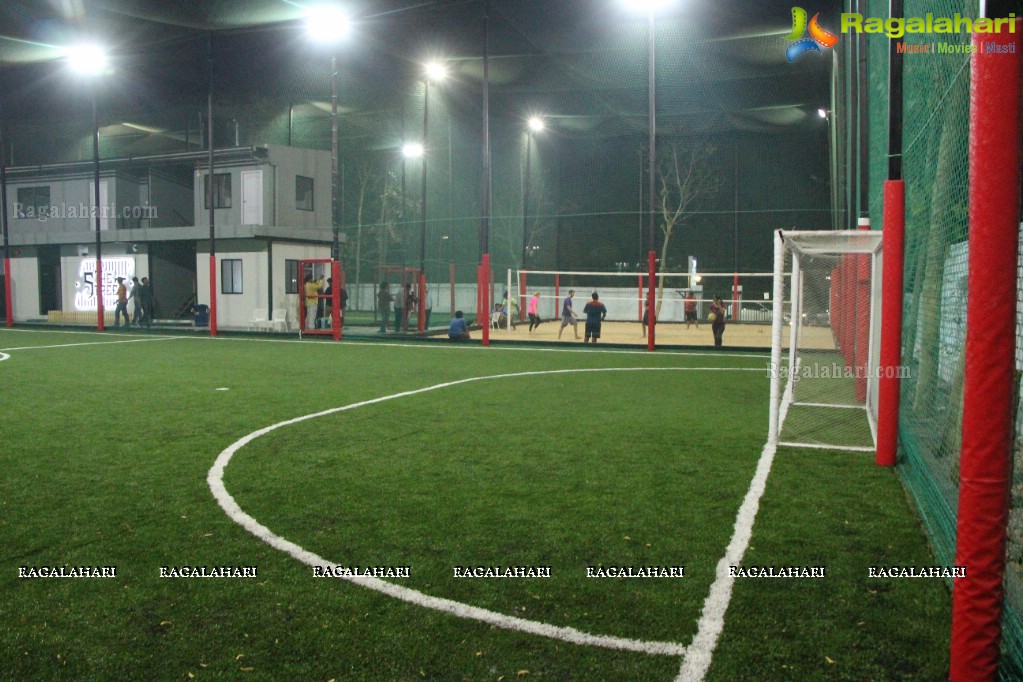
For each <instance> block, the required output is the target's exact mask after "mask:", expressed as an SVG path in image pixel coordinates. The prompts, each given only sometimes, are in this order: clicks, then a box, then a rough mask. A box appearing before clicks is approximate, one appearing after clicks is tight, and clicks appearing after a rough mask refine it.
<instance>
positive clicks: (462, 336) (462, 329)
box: [448, 310, 472, 341]
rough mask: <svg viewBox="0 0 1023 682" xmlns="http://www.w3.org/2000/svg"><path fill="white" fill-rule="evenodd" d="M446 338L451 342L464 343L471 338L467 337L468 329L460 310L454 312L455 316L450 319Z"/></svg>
mask: <svg viewBox="0 0 1023 682" xmlns="http://www.w3.org/2000/svg"><path fill="white" fill-rule="evenodd" d="M448 338H449V339H451V340H453V341H465V340H466V339H470V338H472V337H471V336H469V327H468V326H467V325H466V324H465V318H464V317H462V311H461V310H456V311H455V316H454V317H453V318H452V319H451V325H450V326H449V327H448Z"/></svg>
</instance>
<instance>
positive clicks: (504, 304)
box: [501, 291, 519, 329]
mask: <svg viewBox="0 0 1023 682" xmlns="http://www.w3.org/2000/svg"><path fill="white" fill-rule="evenodd" d="M501 310H503V311H504V314H505V318H506V320H505V325H504V327H505V329H507V328H508V327H509V326H511V328H512V329H515V327H516V324H515V322H516V319H515V318H517V317H518V316H519V304H518V302H516V300H515V299H514V298H508V292H507V291H506V292H504V300H503V301H501Z"/></svg>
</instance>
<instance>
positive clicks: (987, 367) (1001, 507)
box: [949, 22, 1021, 682]
mask: <svg viewBox="0 0 1023 682" xmlns="http://www.w3.org/2000/svg"><path fill="white" fill-rule="evenodd" d="M991 44H995V45H999V46H1003V47H1004V48H1005V50H1006V52H1008V49H1009V46H1010V45H1011V46H1012V50H1013V53H1012V54H1006V53H999V52H997V51H993V50H989V51H984V48H986V47H988V46H989V45H991ZM973 49H974V50H975V51H974V53H973V54H972V56H971V80H970V142H969V170H970V175H969V178H970V181H969V197H970V205H969V282H970V286H969V291H968V299H967V307H966V329H967V332H966V348H965V357H966V366H965V372H964V378H963V424H962V449H961V455H960V462H959V464H960V474H959V513H958V516H957V519H956V553H955V562H956V565H957V566H965V567H966V568H967V574H966V575H965V576H962V577H958V578H956V579H955V582H954V587H953V592H952V642H951V653H950V661H949V679H950V680H953V682H965V681H967V680H969V681H971V682H974V681H979V680H995V679H996V678H997V676H998V663H999V648H1000V646H999V645H1000V641H1001V634H1002V632H1001V620H1002V613H1003V611H1004V608H1005V605H1004V600H1003V596H1004V585H1003V579H1004V575H1005V544H1006V528H1007V525H1008V514H1009V501H1010V494H1011V489H1010V486H1011V479H1012V459H1011V451H1012V432H1013V424H1012V405H1013V381H1014V370H1015V358H1014V357H1013V356H1014V347H1015V332H1016V329H1015V327H1016V320H1015V316H1014V315H1012V314H1011V313H1010V312H1009V311H1012V310H1014V309H1015V305H1016V287H1017V282H1018V279H1017V277H1018V273H1017V269H1016V268H1017V260H1018V258H1017V253H1018V248H1019V243H1018V240H1019V220H1020V141H1021V140H1020V58H1019V52H1020V40H1019V33H1018V32H1017V31H1016V22H1011V23H1010V26H1009V30H1007V31H1006V30H1003V31H1000V32H993V33H983V34H982V33H974V35H973ZM992 311H998V312H997V313H994V314H992Z"/></svg>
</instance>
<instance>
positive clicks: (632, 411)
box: [0, 329, 950, 680]
mask: <svg viewBox="0 0 1023 682" xmlns="http://www.w3.org/2000/svg"><path fill="white" fill-rule="evenodd" d="M0 352H2V353H3V354H4V355H0V358H3V357H5V356H7V358H6V359H5V360H3V361H2V362H0V396H2V406H3V417H2V436H0V443H2V446H0V447H2V449H0V468H2V471H3V472H4V475H3V477H2V478H0V543H2V547H3V549H2V552H3V560H2V562H0V591H2V600H0V677H6V678H7V679H16V680H27V679H32V680H36V679H68V680H72V679H74V680H120V679H147V680H186V679H246V680H331V679H335V680H422V679H435V680H501V679H504V680H513V679H527V680H528V679H541V680H674V679H676V678H677V677H680V671H681V670H682V669H683V666H684V665H685V664H684V661H685V657H684V656H683V655H682V654H683V653H688V654H690V655H691V654H692V652H693V651H695V648H694V647H693V646H691V645H692V642H693V639H694V636H696V635H697V632H698V623H699V621H700V618H701V612H702V610H703V609H704V604H705V600H706V599H707V596H708V593H709V591H710V590H711V585H712V583H714V582H715V576H716V571H717V570H718V562H719V561H720V560H721V559H722V557H723V556H724V554H725V549H726V547H728V546H729V543H730V542H731V541H732V535H733V529H734V526H735V525H736V516H737V513H738V511H739V509H740V506H741V505H742V504H743V500H744V499H745V498H746V496H747V492H748V491H749V489H750V486H751V480H753V478H754V474H755V472H756V471H757V467H758V460H760V458H761V454H762V451H763V450H764V442H765V440H766V431H767V428H766V426H767V417H766V415H767V402H768V388H769V381H768V375H767V365H768V358H767V356H766V355H755V354H745V355H743V354H731V355H729V354H716V353H702V354H701V353H689V354H687V353H675V352H669V351H660V352H656V353H648V352H644V351H638V352H637V351H622V350H614V349H610V348H601V349H593V348H587V349H579V348H572V349H566V348H563V347H559V348H528V349H527V348H510V347H500V346H495V347H491V348H481V347H479V346H478V345H475V344H474V345H462V346H460V345H452V344H448V343H443V342H433V343H418V344H400V343H394V342H391V343H386V342H385V343H360V342H351V341H349V342H344V343H340V344H338V343H332V342H325V341H312V340H305V341H301V342H297V341H294V340H290V339H289V340H285V339H268V338H258V339H257V338H251V337H235V338H230V337H227V338H218V339H209V338H206V337H196V336H194V335H193V336H159V335H130V334H119V333H107V334H102V335H101V334H93V333H70V332H56V331H52V332H51V331H38V330H21V329H16V330H0ZM336 408H346V409H336ZM320 412H325V414H322V415H321V416H318V417H315V418H308V419H299V418H301V417H304V416H308V415H312V414H314V413H320ZM291 420H295V421H293V422H292V421H291ZM287 422H291V423H287ZM275 425H279V426H277V428H273V429H269V430H266V431H265V433H262V434H256V433H255V432H257V431H259V430H261V429H264V430H265V429H267V428H268V427H273V426H275ZM246 437H251V440H248V441H244V442H240V441H242V439H246ZM215 464H216V465H217V466H216V467H215ZM211 469H213V470H214V471H213V473H212V474H211ZM221 474H222V476H221ZM208 478H209V479H210V481H208ZM211 482H212V483H211ZM221 483H222V487H223V490H224V491H225V492H226V494H227V495H229V496H230V497H229V499H228V500H227V501H225V500H224V499H221V500H219V501H218V499H217V498H215V497H214V493H213V492H212V491H211V485H212V488H213V489H216V488H217V485H218V484H221ZM245 519H248V521H245ZM239 520H241V521H242V522H245V523H248V524H249V525H250V526H251V527H252V528H253V530H255V532H256V533H259V534H260V536H261V537H257V535H256V534H254V533H253V532H250V530H247V529H246V528H245V527H243V526H242V525H240V522H239ZM321 562H322V563H323V564H330V565H342V566H362V567H365V566H375V567H405V566H407V567H409V577H407V578H394V579H389V580H387V581H385V582H386V585H385V586H384V587H383V589H391V591H392V592H393V593H394V595H393V596H392V595H389V594H385V593H383V592H381V591H378V590H376V589H372V588H373V587H379V585H370V586H365V585H362V584H354V583H353V582H351V581H348V580H344V579H340V578H322V577H314V575H313V573H314V569H313V566H315V565H319V564H320V563H321ZM739 563H741V564H742V565H744V566H747V567H748V566H775V567H785V566H823V567H826V577H824V578H822V579H802V578H790V579H777V578H774V579H769V578H760V579H753V578H745V579H736V580H735V581H734V585H732V587H731V601H730V603H728V606H727V611H726V612H725V616H724V621H723V629H722V631H721V635H720V639H718V640H717V641H716V648H712V649H711V651H709V652H707V651H705V650H704V649H701V650H700V651H701V652H703V653H712V659H711V663H710V666H709V670H707V672H706V677H705V679H708V680H816V679H820V680H890V679H892V680H893V679H914V680H939V679H943V678H944V677H945V673H946V670H947V647H948V630H949V622H950V598H949V594H948V591H947V587H946V585H945V584H944V583H942V582H941V581H939V580H908V579H907V580H898V579H888V580H885V579H878V578H869V577H868V568H869V567H871V566H887V565H893V564H894V565H904V566H919V565H932V564H934V563H935V560H934V558H933V557H932V556H931V554H930V552H929V550H928V547H927V544H926V541H925V539H924V536H923V534H922V532H921V530H920V528H919V525H918V522H917V520H916V516H915V513H914V512H913V510H912V508H911V506H910V503H909V502H908V500H907V497H906V495H905V494H904V493H903V490H902V488H901V486H900V485H899V483H898V480H897V477H896V475H895V474H894V472H892V471H889V470H884V469H880V468H878V467H875V466H874V465H873V464H872V463H871V459H870V457H869V456H863V455H858V454H850V453H836V452H824V451H803V450H795V449H791V450H790V449H785V448H782V449H779V451H778V452H777V455H776V456H775V458H774V462H773V466H772V468H771V470H770V476H769V477H768V478H767V483H766V489H765V490H764V493H763V497H762V498H760V500H759V513H758V515H757V517H756V522H755V524H754V526H753V531H752V539H751V541H750V543H749V547H748V549H746V551H745V556H744V557H743V558H742V559H741V561H740V562H739ZM65 565H66V566H69V567H72V566H113V567H116V577H115V578H80V579H71V578H21V577H19V569H24V568H26V567H27V568H37V567H54V566H55V567H62V566H65ZM186 566H187V567H210V568H215V567H223V566H231V567H256V568H257V572H258V575H257V577H255V578H183V577H178V578H165V577H160V570H161V567H165V568H173V567H186ZM477 566H484V567H490V566H501V567H507V566H530V567H550V573H551V577H550V578H504V579H498V578H456V577H454V572H455V569H456V568H466V567H477ZM599 566H604V567H609V566H623V567H644V566H684V567H685V569H684V578H646V579H639V578H632V579H623V578H588V577H587V576H586V571H587V568H588V567H590V568H593V567H599ZM387 585H390V586H392V587H393V586H394V585H397V588H393V589H392V588H391V587H387ZM451 611H455V612H456V613H451ZM480 614H484V615H483V616H480ZM488 614H489V615H488ZM463 616H470V617H463ZM481 618H482V620H481ZM573 633H576V634H573ZM584 633H585V634H584ZM585 635H595V636H602V638H599V637H598V638H590V639H588V638H586V636H585ZM602 645H610V646H611V647H612V648H608V646H602ZM623 647H624V650H623ZM687 648H688V650H687Z"/></svg>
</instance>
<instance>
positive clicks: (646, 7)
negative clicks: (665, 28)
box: [620, 0, 675, 12]
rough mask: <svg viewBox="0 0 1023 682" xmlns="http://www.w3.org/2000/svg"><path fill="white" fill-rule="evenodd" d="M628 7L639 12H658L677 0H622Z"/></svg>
mask: <svg viewBox="0 0 1023 682" xmlns="http://www.w3.org/2000/svg"><path fill="white" fill-rule="evenodd" d="M620 1H621V3H622V4H623V5H625V6H626V7H627V8H629V9H632V10H635V11H637V12H656V11H658V10H661V9H664V8H665V7H668V6H669V5H673V4H674V3H675V0H620Z"/></svg>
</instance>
